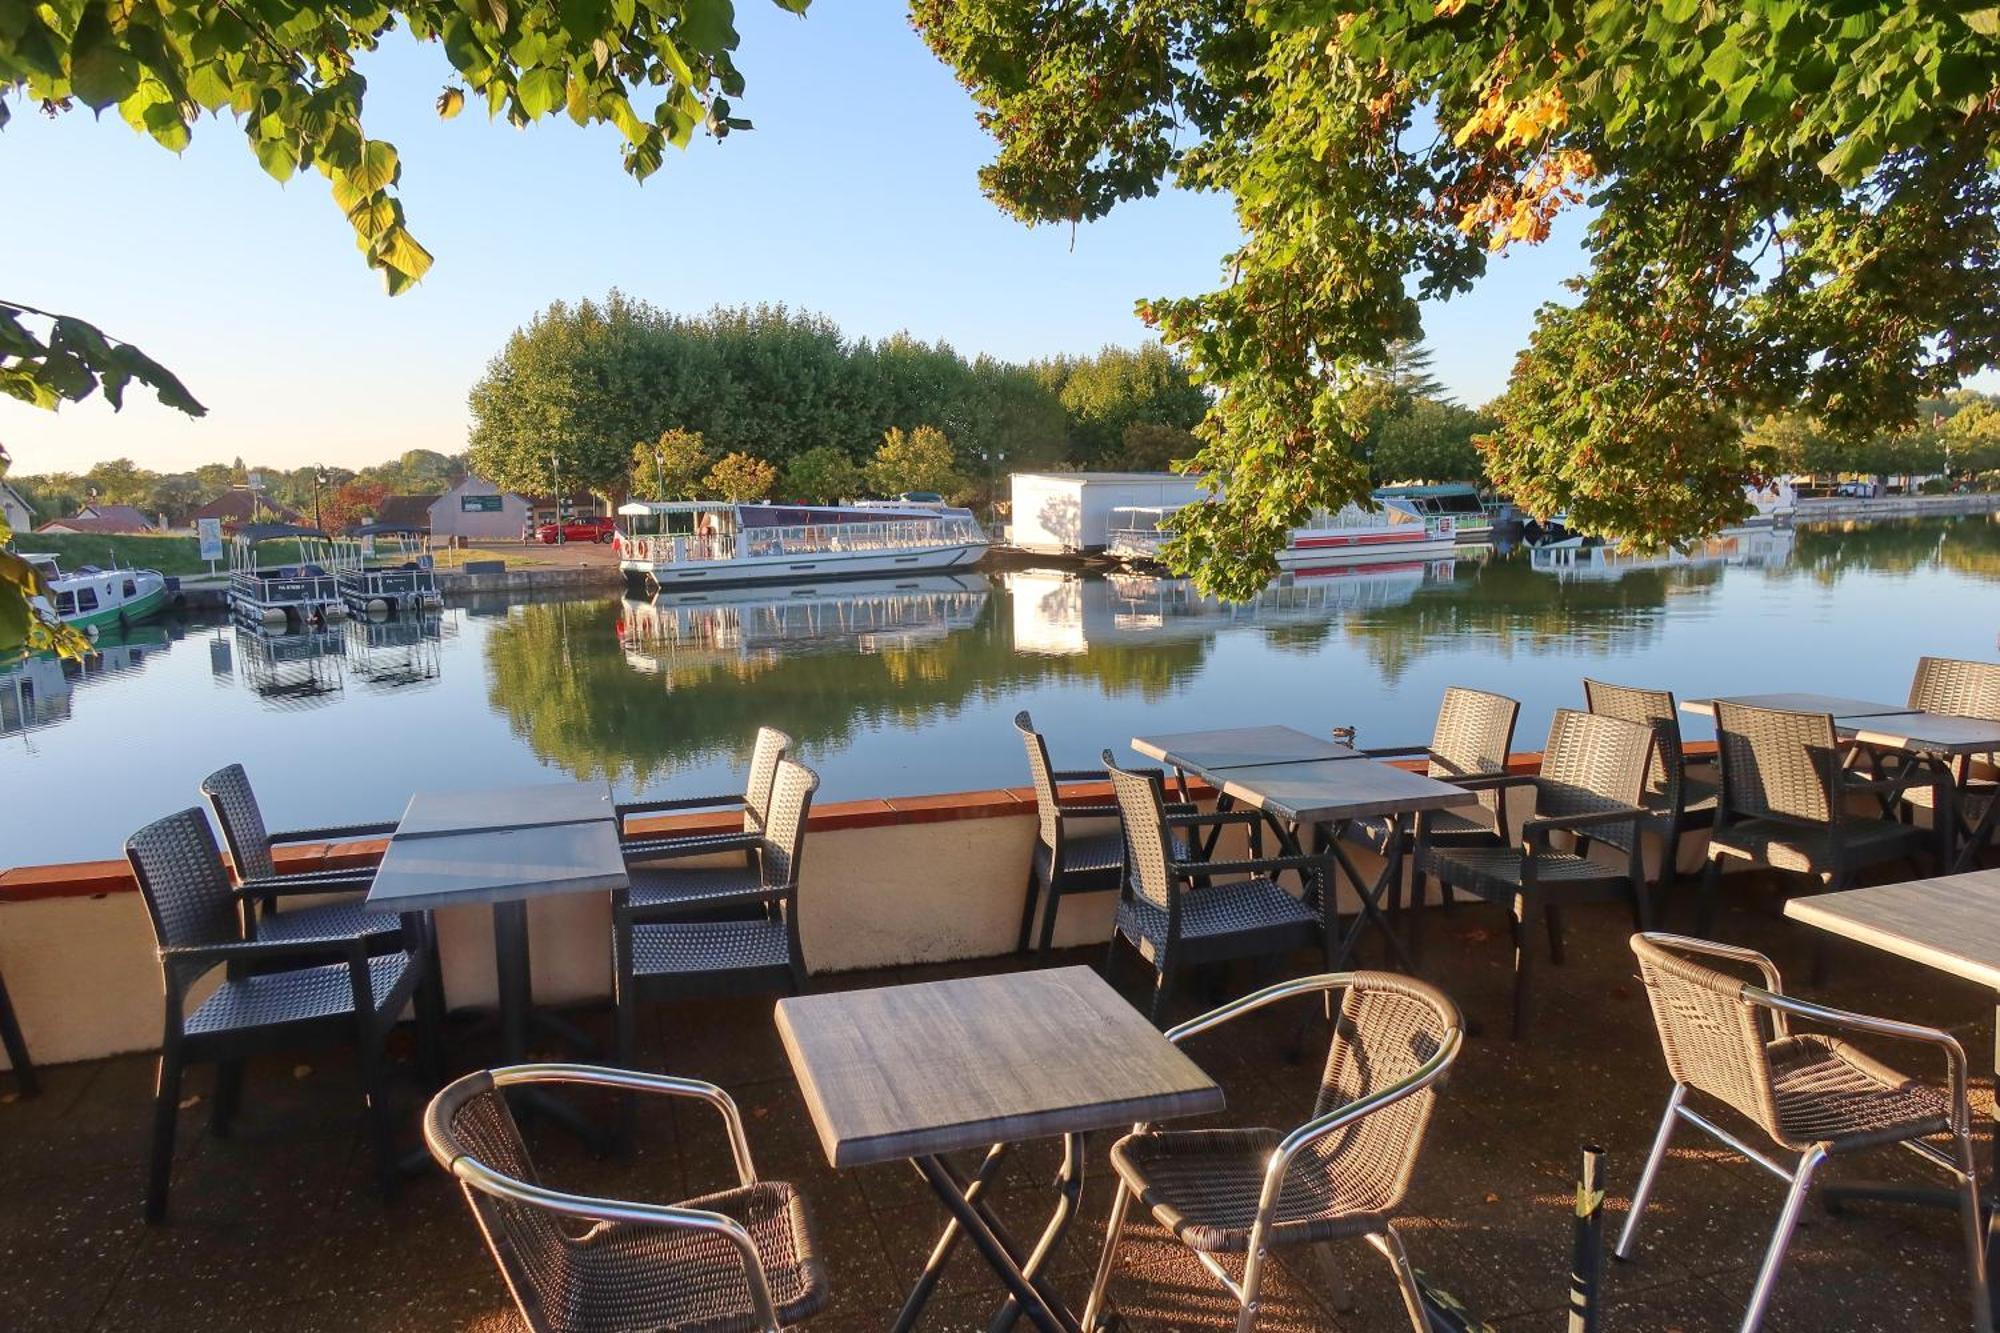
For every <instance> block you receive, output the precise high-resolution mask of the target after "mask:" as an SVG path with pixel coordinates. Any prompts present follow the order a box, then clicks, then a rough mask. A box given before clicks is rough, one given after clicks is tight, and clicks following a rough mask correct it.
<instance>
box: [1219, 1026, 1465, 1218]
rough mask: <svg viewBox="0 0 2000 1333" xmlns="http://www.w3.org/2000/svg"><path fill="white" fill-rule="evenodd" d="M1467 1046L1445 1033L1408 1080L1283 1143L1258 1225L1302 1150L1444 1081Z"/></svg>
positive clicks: (1312, 1123)
mask: <svg viewBox="0 0 2000 1333" xmlns="http://www.w3.org/2000/svg"><path fill="white" fill-rule="evenodd" d="M1464 1042H1465V1034H1464V1033H1463V1032H1462V1031H1461V1030H1460V1029H1458V1028H1456V1027H1451V1028H1447V1029H1445V1033H1444V1039H1443V1040H1442V1041H1440V1042H1439V1043H1438V1048H1437V1050H1435V1051H1433V1052H1432V1053H1431V1058H1430V1059H1428V1060H1426V1061H1424V1062H1423V1064H1421V1065H1419V1066H1418V1067H1417V1068H1416V1069H1415V1070H1413V1071H1412V1072H1411V1073H1410V1074H1409V1075H1408V1076H1407V1077H1405V1078H1402V1079H1399V1080H1397V1081H1396V1082H1395V1083H1392V1084H1390V1085H1389V1086H1388V1087H1386V1088H1381V1089H1378V1090H1377V1091H1375V1092H1371V1093H1369V1094H1368V1095H1367V1096H1365V1097H1357V1098H1355V1099H1354V1100H1353V1101H1351V1102H1349V1103H1348V1104H1347V1105H1345V1106H1343V1107H1340V1108H1338V1109H1337V1110H1332V1111H1328V1112H1327V1113H1326V1114H1325V1115H1322V1116H1315V1117H1314V1118H1313V1119H1311V1120H1308V1121H1306V1123H1305V1124H1303V1125H1300V1126H1299V1127H1298V1128H1297V1129H1295V1130H1293V1131H1292V1132H1291V1133H1289V1134H1287V1135H1285V1137H1284V1138H1282V1139H1280V1140H1279V1141H1278V1147H1277V1149H1276V1151H1274V1152H1273V1153H1272V1154H1271V1164H1270V1166H1269V1167H1268V1168H1266V1170H1265V1175H1264V1198H1263V1201H1262V1202H1261V1203H1260V1204H1259V1205H1258V1213H1259V1214H1260V1217H1259V1221H1260V1222H1261V1221H1263V1216H1262V1215H1265V1214H1268V1212H1269V1210H1270V1209H1271V1208H1272V1207H1274V1206H1275V1205H1276V1203H1277V1201H1278V1190H1279V1188H1280V1186H1282V1184H1283V1183H1284V1179H1285V1168H1286V1167H1287V1166H1289V1165H1290V1164H1291V1159H1292V1158H1293V1157H1294V1156H1296V1155H1297V1154H1298V1152H1299V1150H1300V1149H1301V1148H1304V1147H1305V1146H1306V1145H1307V1144H1309V1143H1312V1142H1313V1141H1314V1140H1316V1139H1322V1138H1325V1137H1326V1136H1327V1135H1328V1134H1331V1133H1333V1132H1334V1131H1335V1130H1338V1129H1343V1128H1345V1127H1346V1126H1348V1125H1351V1124H1353V1123H1354V1122H1355V1121H1357V1120H1361V1119H1364V1118H1366V1117H1367V1116H1371V1115H1373V1114H1374V1113H1375V1112H1377V1111H1379V1110H1381V1109H1382V1108H1383V1107H1385V1106H1392V1105H1394V1104H1395V1103H1397V1102H1399V1101H1401V1100H1403V1098H1405V1097H1408V1096H1410V1095H1411V1094H1412V1093H1418V1092H1422V1091H1423V1090H1424V1089H1425V1088H1428V1087H1429V1086H1430V1085H1431V1084H1433V1083H1435V1082H1437V1081H1438V1079H1440V1078H1442V1077H1443V1076H1444V1071H1445V1070H1447V1069H1449V1068H1451V1063H1452V1061H1454V1060H1456V1059H1457V1058H1458V1052H1459V1049H1460V1047H1461V1046H1463V1045H1464Z"/></svg>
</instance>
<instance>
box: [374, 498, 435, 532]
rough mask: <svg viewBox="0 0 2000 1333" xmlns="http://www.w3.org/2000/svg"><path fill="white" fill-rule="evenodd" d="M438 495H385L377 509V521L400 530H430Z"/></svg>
mask: <svg viewBox="0 0 2000 1333" xmlns="http://www.w3.org/2000/svg"><path fill="white" fill-rule="evenodd" d="M437 500H438V497H437V496H436V495H385V496H383V497H382V503H381V504H379V505H377V506H376V507H375V521H376V522H377V523H388V524H391V525H393V526H395V527H399V528H428V527H429V526H430V525H431V506H432V505H434V504H436V503H437Z"/></svg>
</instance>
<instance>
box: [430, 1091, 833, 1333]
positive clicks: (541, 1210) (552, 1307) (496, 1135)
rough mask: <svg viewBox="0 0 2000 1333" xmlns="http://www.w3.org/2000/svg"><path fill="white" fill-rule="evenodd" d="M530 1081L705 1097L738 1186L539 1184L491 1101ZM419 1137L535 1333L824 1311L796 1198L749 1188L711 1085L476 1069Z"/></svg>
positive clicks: (807, 1223) (786, 1191)
mask: <svg viewBox="0 0 2000 1333" xmlns="http://www.w3.org/2000/svg"><path fill="white" fill-rule="evenodd" d="M538 1083H584V1084H592V1085H595V1086H598V1087H606V1088H614V1089H618V1090H621V1091H623V1092H626V1093H628V1094H629V1093H636V1092H644V1093H653V1094H660V1095H664V1096H672V1097H690V1098H694V1099H697V1100H700V1101H705V1102H707V1103H708V1104H709V1105H711V1106H713V1107H714V1108H715V1109H716V1110H718V1111H720V1112H721V1113H722V1118H723V1122H724V1125H725V1126H726V1128H727V1130H728V1134H729V1146H730V1150H731V1152H732V1154H733V1155H734V1157H735V1159H736V1170H737V1176H738V1179H739V1181H740V1183H739V1184H738V1185H737V1187H736V1188H734V1189H727V1190H722V1191H719V1192H718V1193H715V1194H709V1195H705V1196H703V1197H701V1198H698V1199H689V1200H687V1201H686V1202H684V1203H678V1204H653V1203H626V1202H622V1201H620V1200H616V1199H594V1198H588V1197H585V1196H582V1195H577V1194H565V1193H562V1192H560V1191H557V1190H553V1189H550V1188H548V1187H547V1186H545V1185H543V1184H542V1183H541V1182H540V1181H539V1180H538V1179H537V1178H536V1175H535V1165H534V1162H533V1161H532V1160H530V1158H529V1156H528V1150H527V1147H526V1145H525V1144H523V1143H522V1141H521V1134H520V1131H519V1130H518V1129H517V1128H516V1126H515V1124H514V1117H513V1115H512V1113H511V1112H509V1110H508V1109H507V1100H506V1097H505V1096H504V1095H503V1093H502V1091H501V1090H502V1089H504V1088H508V1087H515V1086H521V1085H528V1084H538ZM424 1141H425V1142H426V1143H427V1144H428V1145H429V1147H430V1152H431V1156H432V1157H433V1158H435V1159H436V1160H437V1163H438V1165H440V1166H442V1167H443V1168H444V1169H445V1170H446V1171H449V1172H450V1173H451V1174H452V1176H453V1177H454V1178H455V1179H456V1180H457V1181H458V1183H459V1186H460V1188H461V1189H463V1190H464V1192H465V1201H466V1203H467V1204H468V1205H469V1206H470V1207H471V1209H472V1215H473V1217H474V1219H475V1220H476V1221H477V1222H478V1223H479V1230H480V1233H481V1234H482V1235H483V1236H485V1238H486V1244H487V1247H488V1249H489V1250H491V1252H492V1254H493V1261H494V1262H495V1263H496V1264H498V1265H499V1267H500V1275H501V1276H502V1277H503V1278H504V1279H505V1280H506V1282H507V1289H508V1290H509V1292H511V1293H512V1294H513V1297H514V1303H515V1305H516V1306H517V1307H519V1309H520V1311H521V1318H522V1319H523V1321H525V1322H526V1324H527V1326H528V1328H529V1329H531V1330H533V1333H592V1331H593V1330H600V1329H602V1330H607V1331H609V1330H628V1329H648V1330H654V1331H655V1333H663V1331H664V1330H669V1329H699V1330H701V1331H702V1333H751V1331H752V1330H762V1331H763V1333H777V1330H778V1329H780V1328H783V1327H789V1326H791V1325H794V1324H797V1323H800V1322H802V1321H803V1320H805V1319H807V1318H809V1317H811V1316H812V1315H814V1314H816V1313H818V1312H819V1311H820V1310H821V1309H822V1308H824V1307H825V1305H826V1301H827V1280H826V1270H825V1266H824V1265H823V1264H822V1263H821V1262H820V1258H819V1251H818V1246H817V1245H816V1244H815V1243H814V1241H813V1234H812V1224H811V1220H810V1218H809V1217H808V1215H807V1212H806V1201H805V1199H804V1197H803V1196H802V1195H800V1193H799V1192H798V1191H797V1190H796V1189H794V1188H793V1187H792V1186H790V1185H787V1184H783V1183H781V1182H778V1181H759V1180H758V1179H757V1171H756V1168H755V1166H753V1165H752V1163H751V1160H750V1146H749V1143H748V1141H747V1140H746V1139H745V1138H744V1136H743V1118H742V1116H741V1115H740V1114H738V1112H737V1109H736V1103H735V1102H734V1101H732V1100H731V1099H730V1096H729V1094H728V1093H726V1092H724V1091H723V1090H722V1089H721V1088H718V1087H716V1086H715V1085H714V1084H712V1083H701V1082H697V1081H695V1080H693V1079H684V1078H666V1077H663V1076H661V1075H657V1074H639V1073H633V1072H631V1071H629V1070H623V1069H598V1068H592V1067H590V1066H588V1065H515V1066H512V1067H510V1068H506V1069H495V1070H492V1071H490V1072H489V1071H483V1070H482V1071H480V1072H478V1073H473V1074H467V1075H466V1076H465V1077H464V1078H461V1079H459V1080H458V1081H457V1082H455V1083H453V1084H451V1085H450V1086H449V1087H447V1088H445V1089H444V1090H443V1091H442V1092H440V1093H438V1095H437V1096H436V1097H435V1098H433V1099H432V1101H431V1104H430V1108H429V1109H428V1110H427V1111H426V1112H425V1113H424Z"/></svg>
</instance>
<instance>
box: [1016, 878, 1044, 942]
mask: <svg viewBox="0 0 2000 1333" xmlns="http://www.w3.org/2000/svg"><path fill="white" fill-rule="evenodd" d="M1039 887H1040V884H1039V876H1037V875H1036V874H1035V867H1034V865H1033V864H1032V863H1031V864H1030V865H1029V866H1028V891H1027V894H1026V901H1024V902H1023V903H1022V904H1021V933H1020V935H1019V937H1018V938H1017V939H1016V940H1015V941H1014V952H1015V953H1026V952H1027V951H1028V946H1029V945H1030V944H1031V943H1033V942H1034V938H1035V903H1036V901H1037V900H1038V899H1039V898H1040V897H1041V894H1040V893H1038V892H1037V891H1036V890H1037V889H1038V888H1039Z"/></svg>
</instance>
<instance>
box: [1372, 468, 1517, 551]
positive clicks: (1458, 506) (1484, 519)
mask: <svg viewBox="0 0 2000 1333" xmlns="http://www.w3.org/2000/svg"><path fill="white" fill-rule="evenodd" d="M1375 500H1376V502H1377V503H1378V504H1380V505H1381V506H1382V507H1383V508H1385V509H1390V510H1394V511H1396V512H1398V513H1403V514H1408V515H1410V516H1411V517H1412V518H1422V519H1437V518H1445V519H1449V520H1450V521H1451V532H1452V538H1453V540H1455V541H1457V542H1459V543H1461V544H1474V543H1479V542H1490V541H1492V540H1493V514H1494V508H1493V507H1492V506H1489V505H1488V504H1487V503H1486V502H1485V501H1484V500H1481V499H1480V498H1479V488H1478V487H1477V486H1473V485H1471V484H1470V483H1468V482H1463V481H1453V482H1445V483H1444V484H1442V485H1436V486H1378V487H1376V488H1375Z"/></svg>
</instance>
